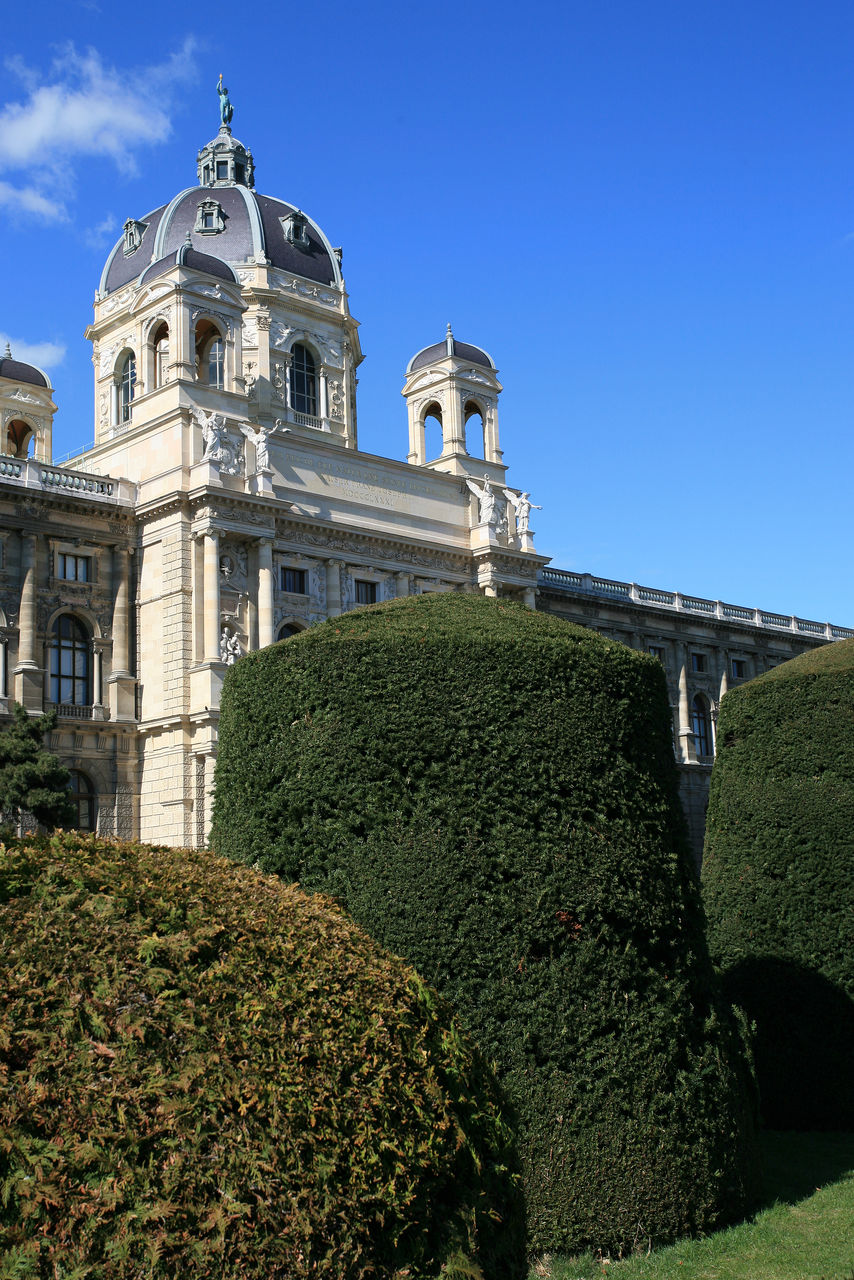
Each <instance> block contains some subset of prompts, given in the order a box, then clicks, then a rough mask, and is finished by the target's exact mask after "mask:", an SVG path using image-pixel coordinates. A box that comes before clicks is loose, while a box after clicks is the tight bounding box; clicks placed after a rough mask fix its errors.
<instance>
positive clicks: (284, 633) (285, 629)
mask: <svg viewBox="0 0 854 1280" xmlns="http://www.w3.org/2000/svg"><path fill="white" fill-rule="evenodd" d="M300 631H301V628H300V627H297V626H295V625H294V623H293V622H285V623H283V624H282V626H281V627H279V631H278V634H277V635H276V639H277V640H289V639H290V638H291V636H298V635H299V633H300Z"/></svg>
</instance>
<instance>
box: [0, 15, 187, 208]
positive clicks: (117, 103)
mask: <svg viewBox="0 0 854 1280" xmlns="http://www.w3.org/2000/svg"><path fill="white" fill-rule="evenodd" d="M194 52H195V42H194V41H193V40H192V38H189V39H187V40H185V41H184V44H183V45H182V47H181V48H180V49H179V50H177V51H176V52H175V53H173V54H172V55H171V56H170V57H169V58H167V59H166V61H165V62H163V63H161V64H159V65H156V66H153V67H146V68H139V69H134V70H119V69H118V68H116V67H112V66H108V65H106V64H105V63H104V61H103V59H102V58H101V55H100V54H99V53H98V52H97V51H96V50H94V49H88V50H86V52H85V53H79V52H78V51H77V49H76V48H75V47H74V46H73V45H68V46H66V47H65V48H64V49H63V50H62V51H61V53H60V54H59V55H58V56H57V57H56V58H55V60H54V62H53V64H52V66H51V68H50V70H49V71H48V72H47V73H46V74H44V75H41V74H39V73H38V72H37V71H34V70H33V69H32V68H30V67H28V66H26V65H25V64H24V63H23V62H22V61H21V60H20V59H19V58H9V59H7V61H6V67H7V70H8V71H9V72H11V74H12V75H13V76H15V77H16V78H17V80H18V81H19V82H20V84H21V87H22V88H23V89H24V91H25V95H26V96H25V97H24V99H23V100H22V101H19V102H10V103H7V105H6V106H5V107H3V108H2V110H0V137H2V138H3V154H4V164H5V166H6V170H7V172H8V171H9V170H12V169H24V170H26V174H27V181H26V183H25V184H24V185H23V186H22V187H20V188H19V189H18V191H17V195H16V199H17V200H18V206H17V207H18V209H19V212H24V213H30V214H32V215H34V216H36V217H49V216H57V212H58V211H59V216H65V215H64V207H65V204H66V202H67V201H68V200H70V199H72V198H73V196H74V192H75V189H76V185H77V182H78V180H79V176H80V160H81V159H83V158H85V157H90V156H98V157H106V158H107V159H109V160H111V161H112V162H113V164H114V165H115V166H116V168H117V169H118V170H119V171H120V172H121V173H124V174H133V173H135V172H136V153H137V152H138V150H139V148H140V147H144V146H155V145H157V144H158V143H160V142H163V141H164V140H165V139H166V138H167V137H168V136H169V134H170V133H171V130H172V124H171V118H170V112H171V108H172V102H173V100H174V95H175V92H176V91H177V89H178V88H179V87H180V85H181V83H183V82H186V81H187V80H188V79H190V78H192V77H193V76H194V75H195V64H194ZM12 191H13V188H11V187H9V185H8V184H5V183H4V184H0V202H2V203H4V204H12V203H13V200H12V196H11V194H10V193H11V192H12Z"/></svg>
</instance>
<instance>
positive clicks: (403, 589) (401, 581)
mask: <svg viewBox="0 0 854 1280" xmlns="http://www.w3.org/2000/svg"><path fill="white" fill-rule="evenodd" d="M394 582H395V586H394V594H395V596H397V597H400V596H408V595H409V574H408V573H404V572H402V571H401V572H400V573H396V574H395V575H394Z"/></svg>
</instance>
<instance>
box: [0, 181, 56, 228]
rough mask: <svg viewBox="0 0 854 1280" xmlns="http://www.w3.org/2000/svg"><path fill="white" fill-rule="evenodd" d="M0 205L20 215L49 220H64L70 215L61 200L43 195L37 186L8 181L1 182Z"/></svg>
mask: <svg viewBox="0 0 854 1280" xmlns="http://www.w3.org/2000/svg"><path fill="white" fill-rule="evenodd" d="M0 206H3V207H5V208H8V209H10V210H11V212H12V213H13V214H16V215H17V216H18V217H23V216H26V215H28V214H29V215H33V216H34V217H36V218H46V219H47V220H48V221H63V220H64V219H65V218H67V217H68V214H67V213H66V211H65V205H64V204H62V203H61V202H58V201H56V200H51V199H50V198H49V197H48V196H44V195H42V193H41V192H40V191H37V190H36V188H35V187H13V186H10V184H9V183H8V182H0Z"/></svg>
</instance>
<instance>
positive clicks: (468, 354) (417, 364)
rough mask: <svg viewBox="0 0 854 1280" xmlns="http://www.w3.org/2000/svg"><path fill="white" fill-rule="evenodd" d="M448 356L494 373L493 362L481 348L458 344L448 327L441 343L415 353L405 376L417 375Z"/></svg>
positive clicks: (466, 343) (464, 343)
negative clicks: (419, 371) (420, 370)
mask: <svg viewBox="0 0 854 1280" xmlns="http://www.w3.org/2000/svg"><path fill="white" fill-rule="evenodd" d="M449 356H454V357H456V359H458V360H465V362H466V363H467V364H474V365H481V367H482V368H484V369H491V370H493V372H494V371H495V362H494V360H493V359H492V357H491V356H490V355H488V354H487V352H486V351H484V350H483V349H482V348H481V347H474V346H472V345H471V343H469V342H458V341H457V339H456V338H455V337H454V335H453V333H452V332H451V326H450V324H449V325H448V328H447V332H446V333H445V337H444V338H443V339H442V341H441V342H434V343H432V344H431V345H430V346H429V347H422V348H421V350H420V351H417V352H416V353H415V355H414V356H413V357H412V359H411V360H410V361H409V364H408V365H407V366H406V376H407V377H409V375H410V373H417V372H418V370H419V369H426V368H427V366H428V365H431V364H436V363H437V362H438V361H439V360H447V358H448V357H449Z"/></svg>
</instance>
